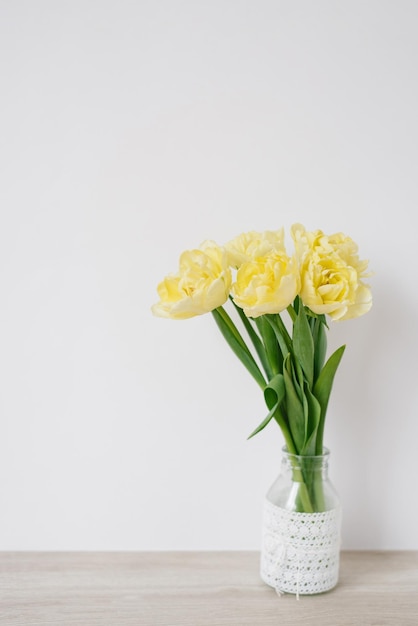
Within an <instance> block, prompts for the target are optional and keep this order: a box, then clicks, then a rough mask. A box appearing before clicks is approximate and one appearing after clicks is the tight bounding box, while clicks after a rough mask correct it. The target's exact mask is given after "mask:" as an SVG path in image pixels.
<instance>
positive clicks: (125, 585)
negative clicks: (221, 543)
mask: <svg viewBox="0 0 418 626" xmlns="http://www.w3.org/2000/svg"><path fill="white" fill-rule="evenodd" d="M258 569H259V555H258V554H257V553H255V552H181V553H180V552H153V553H151V552H149V553H146V552H145V553H144V552H129V553H121V552H100V553H90V552H81V553H80V552H66V553H61V552H49V553H48V552H47V553H44V552H14V553H12V552H3V553H0V624H1V625H2V626H3V625H4V626H34V625H39V626H49V625H54V626H59V625H62V624H68V625H71V626H75V625H80V626H98V625H109V626H125V625H128V624H129V625H131V624H132V625H133V624H135V626H224V625H234V626H269V625H273V624H274V625H275V626H277V625H279V624H280V625H283V626H292V625H298V626H300V625H302V624H316V625H318V626H328V625H329V626H351V625H353V626H417V625H418V552H343V553H342V556H341V569H340V582H339V584H338V586H337V587H336V588H335V589H334V590H332V591H330V592H328V593H326V594H322V595H318V596H301V598H300V600H299V601H297V600H296V598H295V596H291V595H285V596H282V597H279V596H278V595H277V594H276V593H275V592H274V590H272V589H270V588H269V587H267V586H266V585H264V583H262V582H261V580H260V578H259V574H258Z"/></svg>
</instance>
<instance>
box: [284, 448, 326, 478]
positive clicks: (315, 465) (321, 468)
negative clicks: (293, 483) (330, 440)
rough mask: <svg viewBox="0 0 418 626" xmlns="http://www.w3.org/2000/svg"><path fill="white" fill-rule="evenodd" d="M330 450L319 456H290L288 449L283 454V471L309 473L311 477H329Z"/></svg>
mask: <svg viewBox="0 0 418 626" xmlns="http://www.w3.org/2000/svg"><path fill="white" fill-rule="evenodd" d="M329 454H330V453H329V450H327V449H324V453H323V454H321V455H317V456H304V455H297V454H290V453H289V452H287V450H286V449H284V450H283V452H282V469H283V471H285V472H292V473H293V474H294V473H295V471H296V472H298V471H300V472H303V473H305V472H308V473H309V474H310V475H313V474H315V475H318V476H322V477H323V478H327V477H328V461H329Z"/></svg>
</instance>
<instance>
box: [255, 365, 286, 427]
mask: <svg viewBox="0 0 418 626" xmlns="http://www.w3.org/2000/svg"><path fill="white" fill-rule="evenodd" d="M284 395H285V387H284V380H283V376H282V375H281V374H277V375H276V376H275V377H274V378H272V379H271V381H270V383H269V384H268V385H267V387H266V388H265V389H264V398H265V401H266V404H267V406H268V408H269V409H270V411H269V413H268V414H267V416H266V417H265V418H264V420H263V421H262V422H261V424H259V426H257V428H256V429H255V430H254V431H253V432H252V433H251V435H250V436H249V437H248V439H251V437H254V435H256V434H257V433H259V432H260V431H261V430H263V428H265V427H266V426H267V424H268V423H269V422H270V420H271V419H272V418H273V417H274V415H275V413H276V411H277V409H278V407H279V405H280V403H281V401H282V400H283V398H284Z"/></svg>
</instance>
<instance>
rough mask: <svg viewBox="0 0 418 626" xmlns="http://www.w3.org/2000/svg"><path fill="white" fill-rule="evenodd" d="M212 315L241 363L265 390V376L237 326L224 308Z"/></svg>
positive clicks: (214, 311)
mask: <svg viewBox="0 0 418 626" xmlns="http://www.w3.org/2000/svg"><path fill="white" fill-rule="evenodd" d="M212 315H213V317H214V319H215V322H216V323H217V325H218V328H219V330H220V331H221V333H222V335H223V337H224V339H225V340H226V342H227V343H228V345H229V346H230V348H231V349H232V350H233V352H234V353H235V355H236V356H237V357H238V358H239V360H240V361H241V363H242V364H243V365H244V366H245V367H246V368H247V370H248V371H249V373H250V374H251V376H252V377H253V378H254V380H255V381H256V382H257V383H258V385H259V386H260V387H261V388H262V389H264V387H265V386H266V381H265V379H264V376H263V374H262V373H261V371H260V368H259V367H258V365H257V363H256V362H255V360H254V357H253V355H252V354H251V352H250V350H249V349H248V346H247V345H246V343H245V341H244V340H243V338H242V337H241V335H240V334H239V332H238V330H237V328H236V326H235V324H234V323H233V321H232V320H231V318H230V317H229V315H228V314H227V313H226V311H225V310H224V309H223V308H222V307H218V308H217V309H214V310H213V311H212Z"/></svg>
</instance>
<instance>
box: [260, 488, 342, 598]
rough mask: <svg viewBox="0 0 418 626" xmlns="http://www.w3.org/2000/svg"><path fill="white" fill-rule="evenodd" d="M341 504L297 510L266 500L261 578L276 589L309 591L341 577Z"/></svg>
mask: <svg viewBox="0 0 418 626" xmlns="http://www.w3.org/2000/svg"><path fill="white" fill-rule="evenodd" d="M340 527H341V508H337V509H332V510H331V511H325V512H324V513H296V512H293V511H287V510H286V509H282V508H280V507H278V506H275V505H274V504H272V503H271V502H269V501H268V500H265V503H264V516H263V537H262V550H261V578H262V579H263V580H264V582H265V583H267V584H268V585H270V586H271V587H274V588H275V589H276V591H280V592H287V593H294V594H296V595H297V596H299V595H309V594H314V593H321V592H323V591H328V590H329V589H332V588H333V587H335V585H336V584H337V581H338V569H339V556H340Z"/></svg>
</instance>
